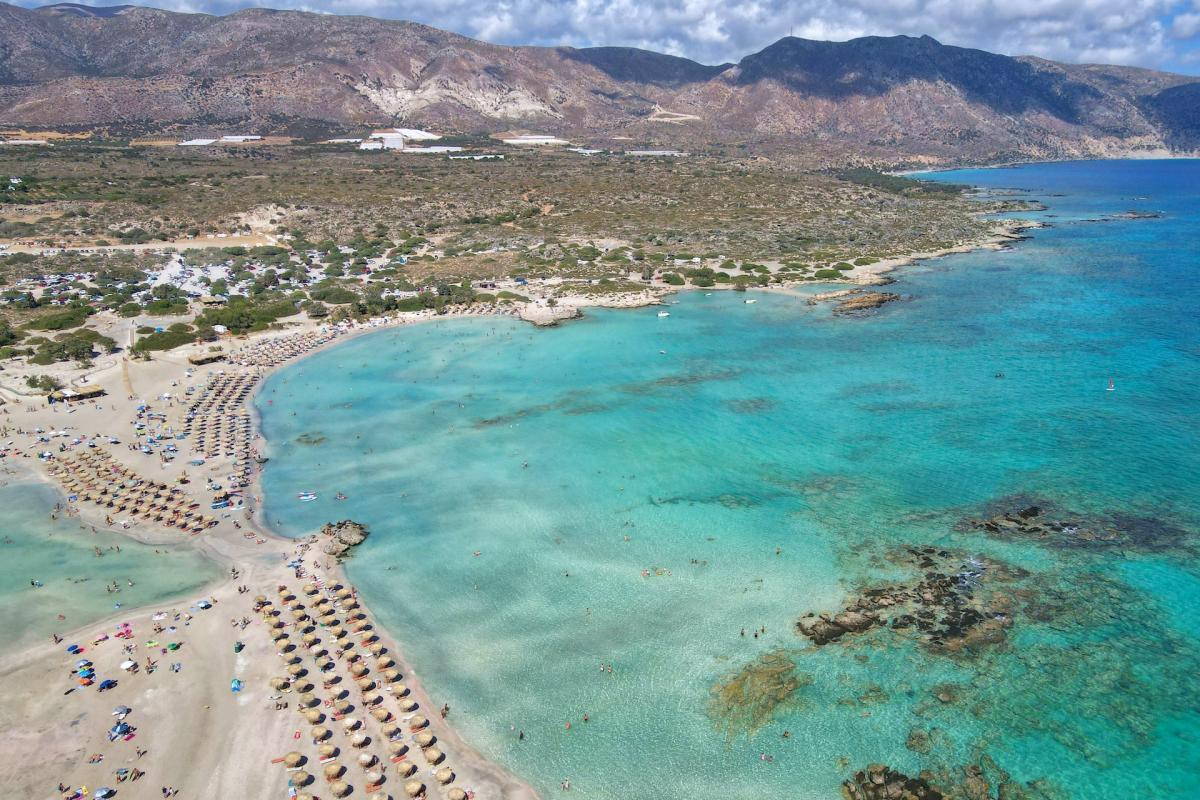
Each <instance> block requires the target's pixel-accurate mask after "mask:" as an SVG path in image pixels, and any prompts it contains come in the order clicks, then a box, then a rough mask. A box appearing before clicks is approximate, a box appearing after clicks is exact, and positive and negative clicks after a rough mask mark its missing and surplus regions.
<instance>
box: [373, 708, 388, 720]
mask: <svg viewBox="0 0 1200 800" xmlns="http://www.w3.org/2000/svg"><path fill="white" fill-rule="evenodd" d="M371 716H372V717H374V718H375V719H377V720H379V721H380V722H387V721H388V720H389V719H391V718H392V712H390V711H388V710H387V709H386V708H376V709H372V710H371Z"/></svg>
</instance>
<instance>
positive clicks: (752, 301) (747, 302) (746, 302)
mask: <svg viewBox="0 0 1200 800" xmlns="http://www.w3.org/2000/svg"><path fill="white" fill-rule="evenodd" d="M742 302H743V303H745V304H746V305H750V304H751V303H757V302H758V301H757V300H743V301H742Z"/></svg>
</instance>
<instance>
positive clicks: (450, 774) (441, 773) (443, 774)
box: [433, 767, 454, 784]
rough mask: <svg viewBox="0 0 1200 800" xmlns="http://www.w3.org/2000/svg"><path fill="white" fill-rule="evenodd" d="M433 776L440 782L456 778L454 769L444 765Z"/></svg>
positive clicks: (448, 781)
mask: <svg viewBox="0 0 1200 800" xmlns="http://www.w3.org/2000/svg"><path fill="white" fill-rule="evenodd" d="M433 777H435V778H437V781H438V783H441V784H447V783H450V781H452V780H454V770H452V769H450V768H449V767H442V768H441V769H439V770H438V771H437V772H435V773H434V775H433Z"/></svg>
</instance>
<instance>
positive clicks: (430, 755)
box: [421, 747, 446, 765]
mask: <svg viewBox="0 0 1200 800" xmlns="http://www.w3.org/2000/svg"><path fill="white" fill-rule="evenodd" d="M421 754H422V755H423V756H425V760H426V761H428V762H429V763H430V764H431V765H432V764H437V763H438V762H440V761H441V760H442V759H443V758H445V757H446V756H445V754H444V753H443V752H442V751H441V750H438V749H437V748H436V747H427V748H425V749H424V750H422V751H421Z"/></svg>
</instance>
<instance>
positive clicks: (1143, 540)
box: [958, 496, 1194, 553]
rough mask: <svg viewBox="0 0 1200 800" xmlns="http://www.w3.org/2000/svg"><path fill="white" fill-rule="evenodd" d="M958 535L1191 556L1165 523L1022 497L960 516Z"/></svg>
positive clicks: (1183, 539) (1179, 533) (1187, 539)
mask: <svg viewBox="0 0 1200 800" xmlns="http://www.w3.org/2000/svg"><path fill="white" fill-rule="evenodd" d="M958 528H959V529H960V530H977V531H982V532H984V533H986V534H988V535H989V536H993V537H996V538H1000V539H1012V540H1028V541H1032V542H1035V543H1037V544H1041V545H1044V546H1046V547H1053V548H1082V549H1089V550H1108V549H1127V550H1138V551H1141V552H1148V553H1153V552H1166V551H1171V550H1187V551H1194V545H1193V543H1192V540H1193V538H1194V537H1193V536H1192V535H1191V533H1190V532H1189V531H1188V530H1187V529H1185V528H1183V527H1181V526H1179V525H1177V524H1175V523H1173V522H1170V521H1168V520H1165V519H1161V518H1158V517H1151V516H1143V515H1140V514H1134V513H1129V512H1124V511H1118V512H1111V513H1108V514H1085V513H1081V512H1076V511H1069V510H1065V509H1062V508H1059V507H1058V506H1057V505H1056V504H1055V503H1054V502H1053V501H1050V500H1045V499H1040V498H1032V497H1027V496H1022V497H1017V498H1009V499H1006V500H1003V501H1000V502H999V503H996V504H992V506H990V507H989V508H988V509H987V510H986V511H985V516H982V517H965V518H963V519H962V520H961V521H960V522H959V525H958Z"/></svg>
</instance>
